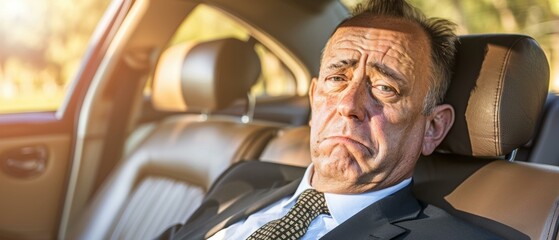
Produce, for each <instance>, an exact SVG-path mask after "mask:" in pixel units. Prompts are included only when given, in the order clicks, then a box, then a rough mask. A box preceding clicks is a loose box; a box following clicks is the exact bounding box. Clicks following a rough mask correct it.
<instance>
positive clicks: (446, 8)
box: [342, 0, 559, 92]
mask: <svg viewBox="0 0 559 240" xmlns="http://www.w3.org/2000/svg"><path fill="white" fill-rule="evenodd" d="M342 2H343V3H344V4H345V5H346V6H348V7H349V8H352V7H353V6H355V5H357V4H358V3H360V2H362V0H342ZM410 2H411V3H412V4H413V5H414V6H416V7H418V8H419V9H421V10H423V11H424V12H425V14H426V15H427V16H434V17H442V18H446V19H450V20H452V21H453V22H455V23H457V24H458V29H457V30H458V33H459V34H476V33H484V34H487V33H520V34H526V35H529V36H532V37H533V38H535V39H536V40H537V41H538V43H539V44H540V45H541V46H542V48H543V49H544V51H545V54H546V56H547V58H548V61H549V65H550V68H551V69H550V70H551V77H550V83H549V88H550V91H552V92H559V28H558V27H557V26H559V1H557V0H534V1H524V0H486V1H479V0H462V1H456V0H442V1H441V0H410Z"/></svg>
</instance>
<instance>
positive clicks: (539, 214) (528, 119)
mask: <svg viewBox="0 0 559 240" xmlns="http://www.w3.org/2000/svg"><path fill="white" fill-rule="evenodd" d="M456 64H457V66H456V72H455V76H454V79H453V82H452V84H451V86H450V89H449V91H448V93H447V98H446V99H447V102H449V103H451V104H452V105H453V106H454V108H455V110H456V121H455V123H454V126H453V128H452V130H451V131H450V133H449V135H448V136H447V137H446V138H445V140H444V142H443V145H442V146H441V148H440V150H441V151H439V153H436V154H433V155H431V156H427V157H422V158H421V159H420V160H419V161H418V163H417V167H416V171H415V175H414V192H415V194H416V196H417V197H418V198H420V199H422V200H424V201H426V202H429V203H433V204H435V205H437V206H439V207H442V208H444V209H445V210H447V211H449V212H451V213H452V214H455V215H457V216H459V217H461V218H463V219H465V220H467V221H469V222H471V223H473V224H476V225H479V226H480V227H483V228H486V229H489V230H491V231H493V232H495V233H497V234H499V235H501V236H503V237H505V238H507V239H555V238H556V236H557V231H558V227H559V225H558V224H557V222H558V220H559V168H557V167H542V166H541V165H536V164H524V163H519V162H508V161H505V160H503V159H502V156H503V155H505V154H508V153H510V152H511V151H513V150H514V149H516V148H519V147H520V146H522V145H523V144H525V143H526V142H528V140H529V139H530V137H531V133H532V131H533V129H534V127H535V125H536V123H537V119H538V116H539V114H540V112H541V109H542V106H543V104H544V102H545V98H546V95H547V84H548V79H549V69H548V65H547V61H546V59H545V55H544V54H543V52H542V50H541V49H540V48H539V46H538V45H537V43H536V42H535V41H534V40H533V39H531V38H529V37H526V36H518V35H479V36H467V37H461V38H460V45H459V48H458V56H457V62H456ZM477 156H482V157H483V158H477Z"/></svg>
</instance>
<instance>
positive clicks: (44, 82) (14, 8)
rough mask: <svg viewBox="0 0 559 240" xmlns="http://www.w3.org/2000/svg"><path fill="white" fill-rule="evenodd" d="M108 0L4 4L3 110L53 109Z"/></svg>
mask: <svg viewBox="0 0 559 240" xmlns="http://www.w3.org/2000/svg"><path fill="white" fill-rule="evenodd" d="M108 3H109V0H51V1H35V0H0V36H1V37H0V112H10V111H12V110H13V111H17V112H20V111H27V110H34V111H35V110H54V109H56V108H57V107H58V105H59V104H60V102H61V101H62V98H63V96H64V88H65V87H66V86H67V84H68V83H69V82H70V80H71V79H72V78H73V77H74V75H75V74H76V71H77V70H78V67H79V64H80V61H81V58H82V57H83V54H84V53H85V50H86V48H87V44H88V42H89V38H90V37H91V35H92V33H93V30H94V29H95V26H96V25H97V22H98V21H99V19H100V18H101V16H102V14H103V13H104V11H105V9H106V8H107V6H108Z"/></svg>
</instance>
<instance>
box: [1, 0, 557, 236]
mask: <svg viewBox="0 0 559 240" xmlns="http://www.w3.org/2000/svg"><path fill="white" fill-rule="evenodd" d="M199 5H205V6H209V7H212V8H214V9H216V10H217V11H219V12H220V13H222V14H224V15H226V16H228V17H230V18H231V19H233V20H235V21H236V22H238V23H239V24H241V25H242V27H244V28H245V29H246V31H247V32H248V34H247V36H241V37H239V36H234V37H231V36H223V37H220V38H217V39H204V40H197V41H178V42H173V41H172V40H171V39H173V36H174V34H175V33H176V32H177V31H178V30H177V29H179V28H180V27H181V23H182V22H183V21H184V20H185V19H186V18H187V17H188V16H189V14H190V13H192V12H193V11H194V10H195V9H196V8H197V7H199ZM264 11H265V13H266V14H263V12H264ZM107 12H108V13H107V15H106V17H105V18H104V20H103V21H102V22H101V26H102V27H104V28H105V31H99V32H98V34H97V35H95V36H96V37H94V38H93V39H94V40H93V43H92V45H91V46H93V47H92V49H91V52H90V53H89V54H88V55H87V56H86V57H85V59H86V62H87V63H88V64H87V65H86V66H85V67H84V68H83V69H82V70H81V72H80V73H79V74H80V75H79V77H80V80H82V81H80V82H78V83H76V85H75V86H72V88H73V90H74V92H75V93H73V94H74V95H72V96H71V97H70V98H71V99H70V100H69V103H68V104H67V106H65V108H67V109H76V110H75V112H73V111H74V110H73V111H70V112H69V113H67V114H71V115H74V116H76V120H75V122H72V123H71V124H75V125H73V126H74V128H75V129H74V130H73V132H72V136H71V137H69V136H56V137H58V138H53V137H50V138H49V137H44V139H47V140H43V138H38V140H36V142H49V141H50V142H55V143H52V144H56V145H55V146H57V147H59V148H61V150H60V151H54V153H53V149H52V146H51V145H48V144H47V148H49V150H50V151H51V152H50V154H51V155H54V156H55V157H56V155H57V154H58V155H62V153H67V152H70V154H69V155H70V157H68V159H66V161H58V162H55V163H49V164H51V165H49V169H48V171H47V173H48V174H49V176H51V175H57V176H58V177H57V178H56V179H54V180H52V182H59V184H58V185H60V186H61V187H60V189H58V188H57V189H54V188H41V189H43V190H42V192H41V194H42V195H41V196H44V200H43V202H47V203H48V204H50V205H44V206H47V207H44V206H34V205H32V204H27V203H26V202H22V203H13V204H12V205H13V206H17V207H13V208H14V209H25V211H22V212H18V213H17V214H18V215H17V218H11V219H8V220H9V221H8V222H9V224H5V223H3V221H4V219H2V218H0V223H2V226H3V227H5V228H7V229H8V230H9V231H8V230H5V229H0V238H3V237H6V238H7V239H53V238H57V239H153V238H155V237H156V236H158V235H159V234H160V233H162V232H163V231H164V230H165V229H167V228H168V227H171V226H173V225H176V224H179V223H185V222H186V221H187V220H188V218H189V217H190V215H192V214H193V212H194V210H195V209H196V208H197V207H198V206H199V205H200V204H201V202H202V201H203V200H204V199H205V198H207V197H208V193H209V191H210V190H211V187H212V185H213V184H214V183H215V182H216V181H219V176H220V174H221V173H223V172H224V171H226V170H227V169H228V168H229V167H230V166H233V165H239V164H251V163H253V162H255V161H262V162H269V163H270V164H282V165H288V166H295V167H306V166H308V165H309V164H310V163H311V154H310V149H309V141H310V137H309V134H310V127H309V126H308V121H309V119H310V118H311V116H310V104H309V100H308V95H307V94H306V91H307V90H308V84H309V83H310V79H311V77H313V76H316V75H317V73H318V69H319V62H320V61H319V59H320V55H321V51H322V47H323V46H324V44H325V43H326V41H327V40H328V38H329V36H330V34H331V33H332V31H333V29H334V28H335V27H336V26H337V24H338V23H339V22H340V21H342V20H343V19H345V18H346V17H347V16H349V12H348V10H347V9H346V8H345V7H344V6H343V5H342V4H341V3H340V2H339V1H337V0H316V1H314V0H313V1H288V0H259V1H253V0H237V1H228V0H212V1H197V0H180V1H179V0H158V1H150V0H136V1H127V0H123V1H114V2H113V3H112V4H111V6H110V7H109V9H108V11H107ZM286 12H288V13H290V16H289V17H288V18H286V17H285V14H284V13H286ZM309 39H312V40H309ZM260 48H264V49H266V50H267V51H270V52H272V53H273V54H274V55H276V56H277V58H278V59H279V60H280V61H281V66H282V67H285V68H286V69H288V70H289V71H290V72H291V75H292V78H293V82H294V84H295V85H296V87H295V88H294V89H295V90H294V91H293V92H295V93H294V94H287V95H281V96H271V95H270V96H267V95H262V96H256V95H255V94H254V89H255V88H257V85H258V84H261V83H260V82H261V81H262V75H263V72H264V68H263V66H264V65H266V63H267V61H269V59H267V58H266V57H262V53H261V52H260V50H259V49H260ZM549 79H550V69H549V63H548V60H547V58H546V56H545V53H544V51H543V50H542V47H541V46H540V45H539V44H538V42H537V41H536V40H534V38H533V37H531V36H528V35H521V34H501V33H499V34H490V33H487V34H468V35H462V36H460V37H459V41H458V42H457V59H456V63H455V67H454V73H453V77H452V82H451V85H450V87H449V90H448V92H447V95H446V98H445V102H446V103H449V104H451V105H453V107H454V109H455V122H454V125H453V127H452V128H451V130H450V132H449V134H448V135H447V136H446V138H445V140H444V141H443V143H442V144H441V145H440V146H439V147H438V148H437V150H436V151H435V153H433V154H432V155H430V156H421V158H420V159H419V161H418V162H417V165H416V169H415V173H414V177H413V191H414V194H415V195H416V197H418V198H419V199H420V200H421V201H423V202H425V203H429V204H433V205H435V206H437V207H440V208H442V209H444V210H446V211H447V212H449V213H450V214H452V215H454V216H456V217H458V218H460V219H462V220H464V221H466V222H469V223H471V224H473V225H476V226H479V227H481V228H483V229H486V230H488V231H491V232H493V233H495V234H497V235H499V236H502V237H503V238H505V239H546V240H553V239H555V240H557V239H559V149H558V148H557V136H559V95H557V94H556V93H548V91H549V88H548V85H549ZM290 81H291V80H290ZM146 89H149V91H146ZM68 124H70V123H68ZM3 131H4V130H3ZM9 131H10V129H7V130H5V134H7V133H9ZM54 140H57V141H54ZM34 141H35V140H34ZM59 142H62V143H59ZM67 142H71V144H68V145H69V146H71V147H65V148H63V147H62V146H64V143H67ZM17 143H18V144H19V142H17ZM0 150H2V148H1V144H0ZM64 159H65V158H64ZM56 164H58V165H63V166H62V167H60V166H57V165H56ZM66 166H67V168H66ZM53 169H54V170H53ZM55 170H56V171H55ZM247 177H250V176H247ZM281 177H282V178H284V180H292V179H293V177H294V176H287V175H286V176H281ZM44 178H45V177H44ZM0 180H2V181H4V180H3V179H2V176H1V175H0ZM21 185H23V184H21ZM18 186H20V185H18ZM62 186H64V187H62ZM44 189H46V190H44ZM45 192H48V193H45ZM13 199H15V198H13ZM13 199H12V198H8V200H9V201H11V202H16V201H15V200H13ZM12 200H13V201H12ZM24 204H27V205H24ZM45 204H46V203H45ZM12 205H10V206H12ZM22 206H27V208H25V207H22ZM226 206H227V203H223V204H222V206H219V209H222V208H223V207H226ZM44 211H49V213H48V214H50V215H48V217H47V213H44ZM14 214H15V213H14ZM14 214H11V215H14ZM8 215H10V214H8ZM11 215H10V216H11ZM35 215H37V216H42V215H45V216H44V217H40V218H37V219H39V220H37V221H35V222H31V221H28V220H27V219H31V218H33V217H34V216H35ZM53 219H56V220H53ZM22 222H23V223H22ZM12 223H13V224H12ZM18 224H19V225H18ZM6 226H7V227H6ZM10 226H17V227H19V228H20V229H17V227H13V229H10ZM21 226H23V227H21ZM4 231H5V232H4Z"/></svg>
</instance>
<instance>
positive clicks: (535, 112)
mask: <svg viewBox="0 0 559 240" xmlns="http://www.w3.org/2000/svg"><path fill="white" fill-rule="evenodd" d="M457 48H458V54H457V56H456V67H455V72H454V77H453V79H452V83H451V85H450V87H449V90H448V92H447V97H446V101H447V102H448V103H450V104H451V105H453V106H454V109H455V111H456V119H455V121H454V126H453V128H452V129H451V130H450V132H449V133H448V136H447V137H446V139H445V140H444V141H443V143H442V144H441V149H442V150H446V151H450V152H452V153H456V154H461V155H466V156H480V157H494V156H502V155H506V154H509V153H511V152H512V151H513V150H514V149H516V148H518V147H519V146H521V145H523V144H525V143H527V142H528V141H529V140H530V138H531V135H532V130H533V129H534V127H535V125H536V123H537V120H538V116H539V112H540V110H541V109H542V107H543V104H544V102H545V97H546V95H547V89H548V84H549V65H548V63H547V59H546V57H545V54H544V52H543V51H542V50H541V48H540V47H539V45H538V44H537V43H536V41H535V40H534V39H532V38H530V37H527V36H521V35H478V36H464V37H460V44H458V45H457Z"/></svg>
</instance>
